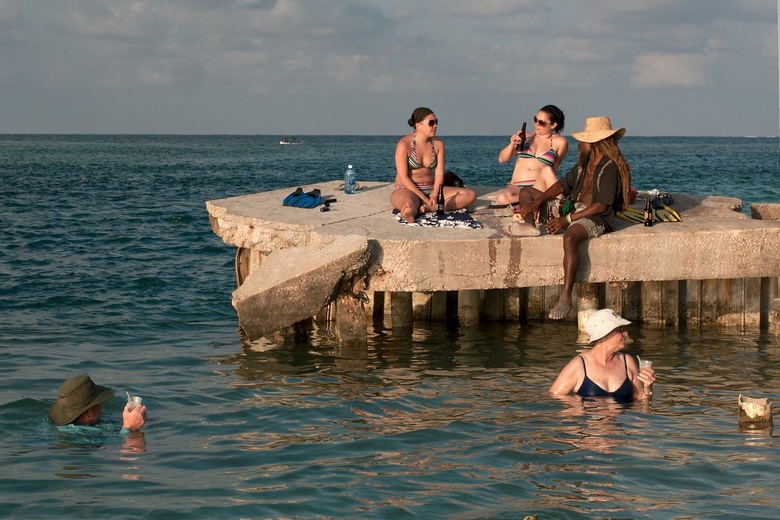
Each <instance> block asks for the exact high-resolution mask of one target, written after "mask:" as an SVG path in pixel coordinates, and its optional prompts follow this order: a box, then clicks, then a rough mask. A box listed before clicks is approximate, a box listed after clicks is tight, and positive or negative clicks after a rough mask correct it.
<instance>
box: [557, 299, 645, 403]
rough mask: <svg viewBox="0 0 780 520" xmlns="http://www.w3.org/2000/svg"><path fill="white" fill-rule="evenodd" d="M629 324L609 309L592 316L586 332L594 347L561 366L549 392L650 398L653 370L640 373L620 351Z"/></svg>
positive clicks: (586, 325)
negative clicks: (561, 368)
mask: <svg viewBox="0 0 780 520" xmlns="http://www.w3.org/2000/svg"><path fill="white" fill-rule="evenodd" d="M630 323H631V322H630V321H628V320H626V319H624V318H623V317H621V316H620V315H619V314H618V313H616V312H615V311H613V310H612V309H601V310H599V311H596V312H594V313H593V314H591V315H590V316H589V317H588V319H587V321H586V322H585V331H586V332H587V333H588V335H589V336H590V338H589V339H590V343H591V345H593V346H592V347H591V348H590V349H589V350H587V351H585V352H583V353H582V354H578V355H577V356H575V357H574V359H572V360H571V361H569V363H568V364H567V365H566V366H565V367H563V370H561V373H560V374H559V375H558V378H557V379H556V380H555V382H554V383H553V384H552V386H551V387H550V393H551V394H553V395H567V394H569V393H571V392H574V393H576V394H577V395H580V396H583V397H585V396H603V397H612V398H614V399H615V400H617V401H621V402H626V401H639V400H644V399H647V398H649V397H650V396H651V395H653V383H654V382H655V372H654V371H653V369H652V368H643V369H642V370H639V367H638V365H637V363H636V361H634V358H633V357H631V356H627V355H626V354H625V353H623V352H621V350H623V348H624V347H625V346H626V336H628V332H627V331H626V325H629V324H630Z"/></svg>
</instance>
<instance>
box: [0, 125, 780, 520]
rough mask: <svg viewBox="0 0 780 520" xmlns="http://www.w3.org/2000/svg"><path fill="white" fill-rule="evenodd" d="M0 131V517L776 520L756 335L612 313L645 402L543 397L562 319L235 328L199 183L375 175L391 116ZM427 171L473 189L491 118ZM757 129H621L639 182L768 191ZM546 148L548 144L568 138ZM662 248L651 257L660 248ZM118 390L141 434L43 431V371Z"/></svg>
mask: <svg viewBox="0 0 780 520" xmlns="http://www.w3.org/2000/svg"><path fill="white" fill-rule="evenodd" d="M280 137H281V136H121V135H117V136H89V135H77V136H61V135H40V136H39V135H5V136H0V186H1V187H2V195H3V197H2V204H0V222H2V226H0V288H1V290H0V305H2V307H1V309H2V312H0V366H1V367H2V375H3V377H2V382H0V436H1V437H2V439H3V442H2V443H0V463H1V464H2V467H3V472H2V474H0V516H2V517H3V518H48V517H54V516H57V517H63V518H104V517H105V518H108V517H111V518H522V517H523V516H524V515H530V514H536V515H538V517H539V518H540V519H547V518H777V517H778V516H780V506H778V504H780V491H778V490H779V489H780V476H778V472H777V468H778V463H780V450H778V440H777V434H776V433H775V432H774V431H773V430H772V429H768V430H763V431H757V432H751V431H740V429H739V427H738V424H737V405H736V401H737V397H738V395H739V394H748V395H755V396H763V397H769V398H770V399H771V400H773V401H775V402H776V401H777V400H778V398H780V340H778V338H775V337H773V336H771V335H770V334H768V333H767V332H751V333H742V332H740V331H736V330H731V331H728V330H727V331H714V330H702V331H699V330H686V329H683V330H676V329H668V328H659V327H651V326H644V325H632V326H631V327H630V331H631V337H632V340H633V341H632V342H631V343H630V345H629V346H628V349H627V351H628V352H629V353H631V354H633V355H637V354H639V355H641V356H642V357H643V358H647V359H652V360H653V361H654V363H655V364H654V367H655V368H656V371H657V376H658V383H657V384H656V388H655V395H654V399H653V402H652V404H650V405H649V406H648V405H644V404H632V405H627V406H618V405H616V404H614V403H611V402H608V401H600V400H597V401H591V402H587V401H586V402H583V401H582V400H580V399H563V400H556V399H552V398H550V397H548V396H546V395H545V390H546V389H547V388H548V387H549V385H550V383H551V382H552V380H553V379H554V377H555V376H556V375H557V372H558V371H559V370H560V368H561V367H562V366H563V365H564V364H565V363H566V361H568V359H570V358H571V357H572V356H573V355H575V353H576V352H577V351H578V350H581V349H583V348H584V347H585V346H584V345H582V344H581V343H578V338H577V331H576V326H575V325H572V324H560V323H550V322H529V323H509V324H491V325H480V326H477V327H462V328H457V327H452V326H448V325H446V324H433V325H430V326H429V325H425V324H416V325H415V326H414V327H412V328H409V329H406V330H393V329H392V328H390V327H389V325H387V324H385V323H374V324H373V325H372V328H371V330H370V334H369V341H368V344H367V346H366V348H342V347H339V346H338V345H337V344H336V342H335V341H334V340H333V337H332V334H331V333H330V332H329V331H328V330H327V329H324V328H319V327H316V326H315V328H314V330H313V331H312V333H311V337H310V338H309V340H308V341H307V342H305V343H302V344H296V345H287V346H283V347H281V346H277V345H275V344H273V343H272V342H270V341H265V340H261V341H258V342H254V343H249V342H246V341H244V340H243V339H242V338H241V336H240V334H239V332H238V324H237V318H236V315H235V312H234V310H233V309H232V307H231V305H230V299H231V292H232V290H233V289H234V288H235V278H234V271H233V259H234V254H235V250H234V248H232V247H229V246H226V245H225V244H223V243H222V242H221V240H220V239H219V238H218V237H217V236H216V235H214V234H213V232H212V231H211V227H210V225H209V222H208V215H207V213H206V210H205V205H204V203H205V201H207V200H211V199H217V198H222V197H229V196H234V195H240V194H245V193H251V192H257V191H265V190H271V189H277V188H285V187H294V186H297V185H299V184H304V183H305V184H310V183H316V182H321V181H325V180H331V179H335V178H340V177H341V176H342V175H343V171H344V169H345V167H346V164H347V163H352V164H354V165H355V167H356V168H357V171H358V180H363V179H365V180H388V181H389V180H392V178H393V175H394V173H393V150H394V146H395V142H396V141H397V139H398V136H370V137H366V136H298V138H299V139H300V140H301V141H302V144H300V145H297V146H279V144H278V142H279V139H280ZM443 138H444V139H445V141H446V143H447V164H448V168H450V169H453V170H454V171H456V172H457V173H458V174H460V175H461V176H462V177H463V178H464V179H465V180H466V182H467V183H469V184H490V185H499V184H503V183H505V182H506V181H507V180H508V179H509V177H510V175H511V166H510V165H499V164H498V163H497V161H496V157H497V154H498V150H499V149H500V148H501V146H503V144H504V143H505V142H506V137H505V136H497V137H467V136H452V137H448V136H446V135H445V136H443ZM778 145H779V143H778V139H777V138H728V139H727V138H679V137H675V138H664V137H631V136H627V137H625V138H624V139H623V140H622V141H621V148H622V150H623V151H624V154H625V155H626V157H627V159H628V160H629V162H630V163H631V164H632V167H633V171H634V185H635V186H637V187H638V188H639V189H652V188H658V189H660V190H662V191H669V192H685V193H693V194H717V195H727V196H734V197H739V198H741V199H742V200H743V201H744V202H745V205H746V206H745V207H746V209H745V212H746V213H749V210H748V209H747V207H748V204H749V203H751V202H780V180H778V172H780V153H779V150H780V148H779V146H778ZM571 150H572V151H571V152H570V155H569V157H567V160H566V161H565V163H564V166H563V168H566V167H567V166H569V165H571V164H573V162H574V157H575V155H576V147H575V146H573V145H572V147H571ZM666 260H667V261H674V257H673V253H669V254H668V256H667V258H666ZM82 372H83V373H89V374H90V375H91V376H92V377H93V378H94V379H95V380H96V381H97V382H98V383H99V384H105V385H108V386H111V387H113V388H114V389H115V390H116V391H117V398H116V399H114V400H113V401H112V402H110V403H108V404H107V405H106V406H105V410H104V415H105V416H106V417H107V418H108V419H109V420H111V419H112V418H113V420H114V421H117V420H119V417H120V415H121V412H120V410H121V407H122V405H123V400H122V399H121V397H120V395H124V392H125V391H130V392H131V393H137V394H139V395H141V396H143V397H144V403H145V404H147V406H148V414H149V422H148V423H147V425H146V426H145V427H144V429H143V433H142V434H134V435H131V436H130V437H128V438H127V439H119V438H108V439H103V440H100V441H99V442H93V441H88V440H85V439H79V438H73V437H72V436H68V435H63V434H61V433H59V432H58V431H57V430H55V429H54V428H53V427H52V426H51V425H50V424H49V423H48V421H47V419H46V412H47V410H48V407H49V406H50V405H51V402H52V401H53V398H54V396H55V394H56V390H57V387H58V386H59V384H60V383H61V382H62V380H64V379H65V378H66V377H68V376H70V375H73V374H76V373H82Z"/></svg>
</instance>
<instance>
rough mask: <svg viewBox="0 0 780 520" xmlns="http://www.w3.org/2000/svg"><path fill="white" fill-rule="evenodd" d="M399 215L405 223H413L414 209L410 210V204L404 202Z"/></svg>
mask: <svg viewBox="0 0 780 520" xmlns="http://www.w3.org/2000/svg"><path fill="white" fill-rule="evenodd" d="M401 216H402V217H403V219H404V220H405V221H406V223H407V224H414V221H415V218H416V215H415V214H414V211H412V206H411V205H410V204H409V203H408V202H407V203H406V204H404V207H403V208H401Z"/></svg>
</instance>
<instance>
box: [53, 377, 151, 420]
mask: <svg viewBox="0 0 780 520" xmlns="http://www.w3.org/2000/svg"><path fill="white" fill-rule="evenodd" d="M113 397H114V391H113V390H111V389H110V388H106V387H104V386H98V385H96V384H95V383H94V381H92V379H91V378H90V377H89V376H86V375H78V376H73V377H71V378H69V379H67V380H65V382H64V383H62V384H61V385H60V388H59V390H57V400H56V401H54V404H53V405H52V407H51V409H49V419H51V422H52V423H54V424H55V425H56V426H68V425H74V426H79V427H88V426H95V425H96V424H97V423H98V421H100V418H101V417H102V416H103V407H102V403H104V402H106V401H108V400H109V399H111V398H113ZM122 423H123V424H122V430H121V433H123V434H124V433H129V432H131V431H136V430H140V429H141V427H142V426H143V425H144V423H146V406H144V405H141V406H137V407H135V408H133V409H132V410H131V409H130V405H129V404H128V405H126V406H125V409H124V412H123V413H122Z"/></svg>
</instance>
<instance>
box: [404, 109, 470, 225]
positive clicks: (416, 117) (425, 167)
mask: <svg viewBox="0 0 780 520" xmlns="http://www.w3.org/2000/svg"><path fill="white" fill-rule="evenodd" d="M407 124H408V125H409V126H411V127H412V133H411V134H407V135H405V136H404V137H402V138H401V139H400V140H399V141H398V144H397V145H396V147H395V169H396V176H395V186H394V187H393V192H392V193H391V194H390V204H392V205H393V207H394V208H395V209H397V210H398V211H399V212H400V213H401V217H403V219H404V220H405V221H406V222H407V223H409V224H411V223H413V222H414V221H415V219H416V218H417V216H418V215H419V214H421V213H425V212H427V211H435V210H436V197H437V195H438V194H439V187H440V186H443V184H444V159H445V154H444V141H442V140H441V139H440V138H438V137H436V130H437V129H438V128H439V120H438V119H436V114H434V113H433V110H431V109H430V108H426V107H418V108H416V109H415V110H414V112H412V117H410V118H409V120H408V121H407ZM476 199H477V194H476V193H474V191H473V190H470V189H468V188H463V187H458V186H444V209H445V210H455V209H463V208H466V207H468V206H470V205H471V204H472V203H473V202H474V201H475V200H476Z"/></svg>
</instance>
